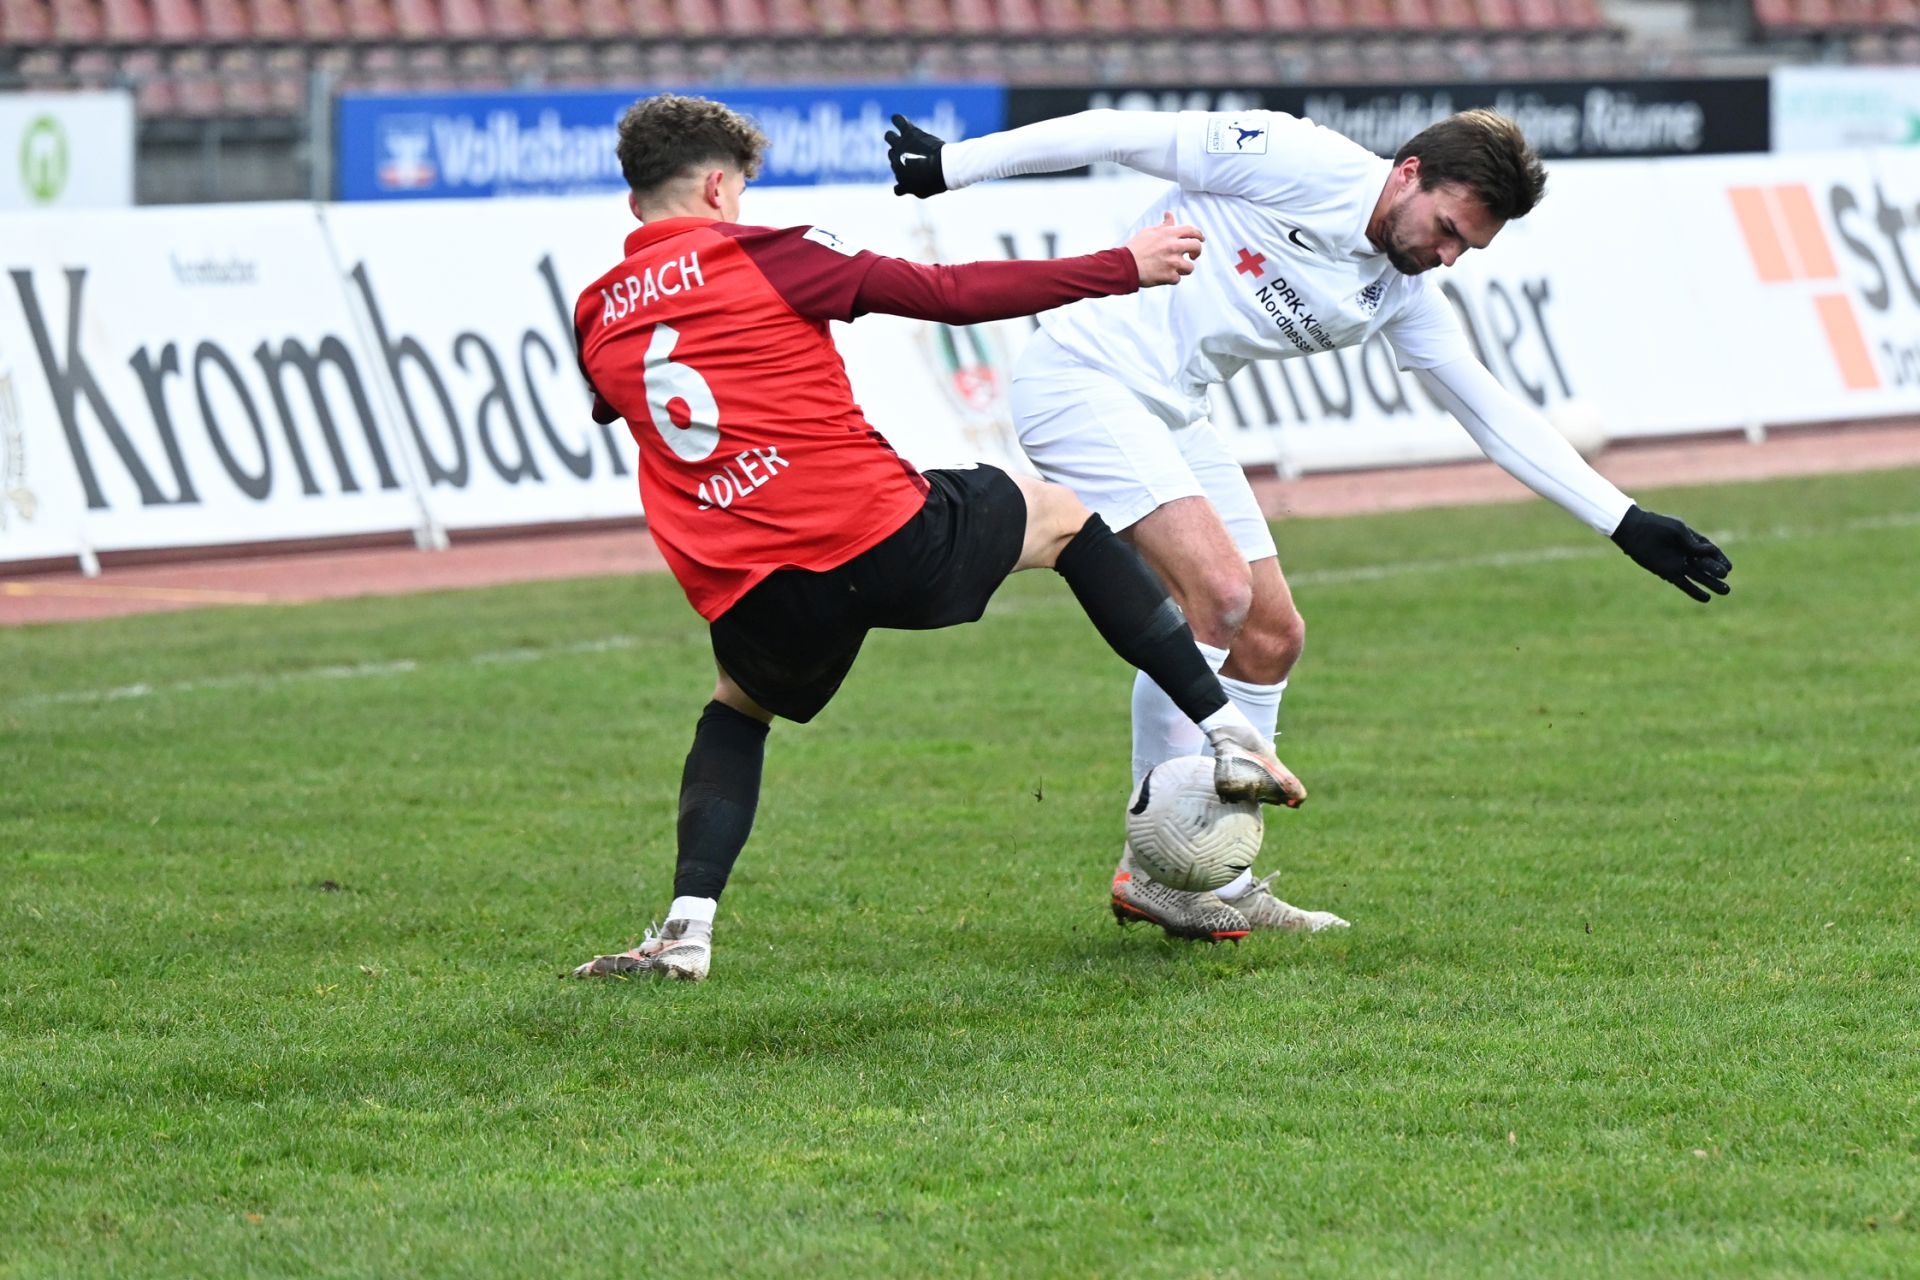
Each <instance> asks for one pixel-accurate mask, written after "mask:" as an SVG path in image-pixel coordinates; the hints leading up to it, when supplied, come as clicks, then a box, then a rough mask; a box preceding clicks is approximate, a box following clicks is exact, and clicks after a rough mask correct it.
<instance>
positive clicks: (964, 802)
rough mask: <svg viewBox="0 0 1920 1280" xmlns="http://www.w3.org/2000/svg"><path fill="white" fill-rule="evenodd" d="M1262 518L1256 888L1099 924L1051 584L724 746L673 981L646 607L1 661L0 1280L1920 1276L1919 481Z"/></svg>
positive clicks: (1103, 752) (674, 721)
mask: <svg viewBox="0 0 1920 1280" xmlns="http://www.w3.org/2000/svg"><path fill="white" fill-rule="evenodd" d="M1650 499H1651V505H1654V506H1656V507H1658V508H1660V509H1667V510H1674V511H1677V512H1680V513H1681V514H1683V515H1685V516H1686V517H1687V518H1688V519H1689V520H1691V521H1692V522H1694V523H1695V524H1697V525H1699V526H1701V527H1703V528H1706V529H1709V530H1712V531H1714V532H1715V533H1716V534H1720V535H1723V536H1724V545H1726V546H1727V548H1728V550H1729V551H1730V553H1731V554H1732V556H1733V558H1734V560H1735V562H1736V566H1737V567H1736V570H1735V573H1734V579H1733V580H1734V582H1735V584H1736V587H1735V594H1734V595H1733V596H1732V597H1731V599H1729V600H1726V601H1716V602H1715V603H1714V604H1713V605H1711V606H1710V607H1707V608H1700V607H1697V606H1695V605H1693V604H1691V603H1690V602H1688V601H1686V600H1685V599H1683V598H1682V597H1681V596H1680V595H1679V593H1677V592H1675V591H1673V590H1672V589H1671V588H1668V587H1666V586H1664V585H1662V584H1660V583H1658V582H1656V581H1654V580H1653V579H1651V578H1649V577H1648V576H1647V575H1646V574H1644V573H1642V572H1641V571H1640V570H1639V569H1637V568H1635V567H1634V566H1633V565H1631V564H1630V563H1628V562H1627V561H1626V560H1625V559H1624V558H1623V557H1622V556H1620V555H1619V554H1618V553H1617V552H1615V551H1614V550H1613V549H1612V548H1611V547H1610V546H1608V545H1606V544H1605V543H1604V542H1603V541H1601V540H1599V539H1596V538H1593V537H1591V536H1590V535H1588V534H1587V533H1585V532H1584V531H1583V530H1581V529H1579V528H1577V527H1576V526H1574V525H1572V524H1571V523H1569V522H1568V521H1567V520H1566V518H1565V517H1564V516H1562V515H1561V514H1559V513H1558V512H1556V511H1553V510H1551V509H1549V508H1546V507H1544V506H1543V505H1540V504H1533V505H1530V506H1525V507H1502V508H1493V509H1486V510H1474V511H1449V512H1428V513H1419V514H1410V515H1396V516H1383V517H1377V518H1368V519H1352V520H1338V521H1319V522H1297V523H1293V524H1289V525H1287V526H1285V527H1283V528H1282V530H1281V544H1282V548H1283V556H1284V559H1285V563H1287V565H1288V566H1289V569H1290V571H1291V573H1292V574H1293V576H1294V581H1295V583H1296V588H1297V591H1298V594H1299V596H1300V599H1301V601H1302V605H1303V609H1304V610H1305V612H1306V614H1307V616H1308V619H1309V623H1310V627H1311V634H1310V637H1309V641H1308V657H1307V660H1306V662H1305V663H1304V665H1303V666H1302V668H1301V670H1300V672H1299V673H1298V678H1297V679H1296V681H1295V684H1294V687H1293V689H1292V690H1291V691H1290V692H1289V694H1288V697H1287V702H1286V706H1285V708H1284V711H1283V716H1282V724H1283V727H1284V729H1285V733H1286V736H1285V738H1284V739H1283V742H1282V754H1283V755H1284V756H1285V758H1286V759H1287V761H1288V762H1289V764H1291V765H1292V766H1293V767H1294V768H1295V769H1297V770H1298V771H1299V772H1300V774H1301V775H1302V776H1303V777H1304V778H1305V779H1306V780H1307V782H1308V785H1309V786H1310V787H1311V788H1312V790H1313V798H1312V800H1311V802H1310V803H1309V804H1308V806H1307V807H1306V808H1305V809H1304V810H1302V811H1301V812H1299V813H1297V814H1296V813H1282V814H1276V815H1274V816H1273V817H1271V818H1270V819H1269V823H1268V834H1267V851H1266V854H1265V856H1264V858H1263V859H1262V868H1263V869H1266V868H1271V867H1273V866H1276V865H1277V866H1279V867H1281V868H1283V869H1284V875H1283V877H1282V879H1281V881H1280V884H1281V887H1282V889H1283V893H1284V896H1286V897H1289V898H1290V899H1292V900H1294V901H1296V902H1300V903H1303V904H1305V905H1309V906H1315V907H1330V908H1333V909H1335V910H1338V911H1339V912H1341V913H1342V914H1343V915H1346V916H1348V917H1349V918H1351V919H1352V920H1353V921H1354V926H1355V927H1354V928H1353V929H1352V930H1351V931H1350V932H1348V933H1343V934H1339V935H1335V936H1320V937H1314V938H1295V937H1275V936H1258V937H1255V938H1253V939H1250V940H1249V941H1248V942H1246V943H1244V944H1242V945H1240V946H1238V947H1218V948H1209V947H1205V946H1198V945H1192V944H1180V943H1171V942H1168V941H1165V940H1163V939H1161V938H1160V937H1159V936H1158V935H1157V933H1154V932H1152V931H1149V930H1146V929H1136V930H1133V931H1131V932H1126V933H1123V932H1121V931H1120V930H1119V929H1118V928H1116V927H1115V926H1114V924H1113V923H1112V922H1111V920H1110V918H1109V916H1108V914H1107V911H1106V908H1105V905H1104V889H1105V880H1106V876H1107V873H1108V871H1109V869H1110V867H1111V864H1112V861H1113V858H1114V855H1115V852H1116V850H1117V848H1118V845H1119V841H1120V832H1121V809H1122V803H1123V798H1124V796H1125V792H1126V782H1127V779H1126V765H1125V760H1126V746H1125V744H1126V691H1127V688H1128V673H1127V672H1126V671H1125V670H1124V669H1123V668H1122V667H1121V666H1120V664H1119V663H1118V661H1117V660H1116V659H1114V658H1113V657H1112V656H1111V655H1109V654H1108V653H1107V652H1106V651H1105V650H1104V649H1103V648H1102V647H1101V645H1100V644H1099V641H1098V640H1097V638H1096V637H1095V635H1094V634H1093V631H1092V629H1091V628H1090V627H1089V626H1088V624H1087V623H1086V622H1085V621H1084V619H1083V618H1081V616H1080V615H1079V614H1078V612H1077V611H1076V609H1075V608H1074V606H1073V604H1072V602H1071V598H1070V597H1069V595H1068V593H1067V592H1066V590H1065V587H1064V585H1063V584H1061V583H1060V582H1058V581H1057V580H1055V579H1053V578H1052V575H1039V574H1029V575H1023V576H1022V578H1020V579H1016V580H1015V581H1014V582H1013V583H1012V584H1010V586H1009V587H1008V588H1007V589H1006V590H1005V591H1004V592H1003V594H1002V596H1001V598H1000V600H999V601H997V602H996V604H995V606H994V609H993V611H992V612H991V613H990V614H989V616H988V619H987V620H986V622H984V623H983V624H982V625H980V626H977V627H971V628H963V629H960V630H956V631H950V632H945V633H940V634H936V635H916V636H901V635H879V636H876V637H875V638H874V639H873V640H872V641H871V642H870V645H869V649H868V652H867V654H866V656H865V657H864V659H863V661H862V664H861V666H860V667H859V668H858V669H857V671H856V672H855V674H854V677H853V679H852V680H851V682H850V684H849V687H848V688H847V689H846V691H845V692H844V694H843V695H842V697H841V698H840V699H839V700H838V701H837V702H836V703H835V704H834V705H833V706H832V707H831V708H829V710H828V711H827V713H826V714H825V715H824V716H823V717H822V718H821V720H820V721H818V722H817V723H815V724H814V725H812V726H808V727H804V728H803V727H796V726H791V725H787V726H779V727H776V729H775V731H774V734H773V737H772V739H771V742H770V745H769V755H768V768H767V787H766V793H765V796H764V799H763V802H762V806H761V817H760V822H759V825H758V828H757V830H756V832H755V835H754V838H753V841H752V843H751V844H750V845H749V846H748V849H747V852H746V855H745V857H744V858H743V860H742V863H741V866H740V868H739V871H738V872H737V874H736V877H735V880H734V884H733V886H732V888H731V889H730V891H729V893H728V895H727V898H726V900H725V901H724V902H723V904H722V908H721V919H720V923H719V929H718V935H717V940H718V950H717V951H716V956H715V970H714V977H713V979H712V980H711V981H710V982H708V983H707V984H705V985H704V986H699V987H686V986H653V985H647V984H643V983H593V984H588V983H570V982H561V981H557V980H556V979H557V977H558V975H559V974H561V973H562V972H563V971H565V970H566V969H567V968H568V967H569V966H571V965H573V964H575V963H577V962H579V961H580V960H583V959H585V958H586V957H588V956H589V955H591V954H593V953H594V952H596V951H601V950H607V949H612V948H615V947H617V946H621V945H625V944H626V943H627V942H628V941H630V940H632V939H633V938H635V937H636V936H637V934H638V932H639V930H640V928H641V926H642V925H644V924H645V923H646V921H647V920H648V918H649V917H650V916H651V915H652V914H654V913H657V912H658V911H660V910H661V909H662V908H663V907H664V906H665V904H666V901H667V898H668V894H669V892H670V874H671V861H672V857H671V840H672V831H673V823H674V791H675V786H676V783H677V778H678V773H679V765H680V761H681V759H682V757H683V755H684V753H685V750H686V745H687V741H688V738H689V735H690V732H691V728H692V725H693V721H694V718H695V715H696V713H697V711H698V708H699V706H700V705H701V703H702V702H703V701H704V700H705V697H706V694H707V691H708V689H709V688H710V668H709V665H708V658H707V654H706V649H705V644H704V636H703V632H702V629H701V627H700V626H699V624H698V622H697V620H696V619H695V618H694V617H693V615H692V613H691V612H690V611H689V610H688V609H687V608H686V607H685V605H684V604H683V603H682V602H681V601H680V598H679V596H678V594H677V591H676V589H675V587H674V586H673V584H672V583H671V582H670V581H669V580H667V579H664V578H650V579H645V580H601V581H590V582H576V583H565V584H547V585H540V586H527V587H517V588H511V589H501V590H492V591H483V592H465V593H450V594H444V595H437V596H426V597H416V598H411V599H399V600H369V601H361V602H351V603H343V604H331V605H315V606H308V607H302V608H290V609H260V610H220V611H207V612H200V613H193V614H176V615H169V616H153V617H144V618H135V619H129V620H125V621H117V622H108V623H92V624H87V625H81V626H62V627H49V628H38V629H29V630H16V631H11V632H6V633H0V664H3V665H0V670H4V671H5V672H6V677H5V680H4V682H3V683H0V770H4V776H5V779H6V781H5V789H4V792H0V796H3V797H4V798H3V799H0V960H3V961H4V964H0V1275H4V1276H7V1277H35V1278H36V1280H37V1278H39V1277H62V1276H135V1275H153V1276H188V1275H194V1276H240V1275H248V1276H273V1275H289V1276H291V1275H300V1276H402V1275H404V1276H423V1277H425V1276H488V1275H497V1276H513V1277H524V1276H528V1275H538V1276H542V1277H567V1276H592V1277H605V1276H609V1275H614V1274H628V1275H633V1274H646V1275H678V1274H695V1275H743V1276H795V1275H815V1274H833V1275H835V1276H850V1277H857V1276H869V1275H873V1276H881V1275H887V1276H934V1275H941V1276H945V1275H980V1276H993V1277H1001V1276H1080V1275H1108V1276H1121V1275H1126V1276H1191V1275H1202V1274H1205V1275H1230V1276H1248V1277H1252V1276H1267V1275H1272V1274H1276V1273H1279V1272H1281V1271H1285V1272H1287V1273H1289V1274H1292V1275H1302V1276H1339V1277H1343V1280H1344V1278H1351V1277H1357V1276H1364V1277H1378V1276H1396V1275H1398V1276H1413V1277H1425V1276H1433V1275H1457V1276H1517V1277H1538V1276H1555V1277H1560V1276H1606V1277H1618V1276H1623V1275H1644V1276H1674V1275H1688V1276H1745V1275H1795V1274H1799V1275H1810V1276H1836V1275H1875V1276H1879V1275H1896V1274H1908V1275H1911V1274H1915V1273H1916V1271H1920V1262H1916V1259H1920V1230H1917V1229H1916V1228H1920V1136H1917V1135H1920V973H1916V968H1917V967H1920V966H1916V960H1917V959H1920V921H1917V920H1916V907H1920V867H1917V866H1916V863H1915V856H1916V853H1917V852H1920V850H1917V849H1916V845H1917V844H1920V839H1917V837H1920V786H1917V785H1916V782H1915V776H1916V774H1920V641H1917V640H1916V637H1917V636H1920V592H1916V590H1915V584H1916V577H1915V573H1916V570H1915V566H1916V565H1920V473H1914V472H1894V473H1887V474H1883V475H1878V476H1866V477H1847V478H1831V479H1818V480H1795V481H1791V482H1785V483H1774V484H1761V485H1750V486H1739V487H1732V488H1723V489H1701V490H1693V491H1689V492H1686V493H1684V494H1681V493H1675V494H1667V495H1650Z"/></svg>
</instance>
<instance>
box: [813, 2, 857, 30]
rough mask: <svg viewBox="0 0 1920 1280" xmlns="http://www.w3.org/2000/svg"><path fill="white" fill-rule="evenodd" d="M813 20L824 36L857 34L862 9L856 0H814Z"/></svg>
mask: <svg viewBox="0 0 1920 1280" xmlns="http://www.w3.org/2000/svg"><path fill="white" fill-rule="evenodd" d="M813 20H814V21H815V22H817V23H818V24H819V25H820V34H821V35H823V36H846V35H856V34H858V33H859V31H860V10H859V8H858V7H857V6H856V5H855V4H854V0H813Z"/></svg>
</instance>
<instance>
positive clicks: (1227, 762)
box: [1207, 724, 1307, 809]
mask: <svg viewBox="0 0 1920 1280" xmlns="http://www.w3.org/2000/svg"><path fill="white" fill-rule="evenodd" d="M1207 740H1208V741H1209V742H1211V743H1212V744H1213V789H1214V791H1215V792H1216V793H1217V794H1218V795H1219V797H1220V798H1221V799H1222V800H1250V801H1253V802H1254V803H1256V804H1283V805H1286V806H1287V807H1288V808H1289V809H1298V808H1299V807H1300V805H1301V804H1302V803H1303V802H1304V801H1305V800H1306V798H1307V788H1306V786H1305V785H1304V784H1302V783H1301V781H1300V779H1298V778H1296V777H1294V776H1293V771H1292V770H1291V769H1289V768H1287V766H1285V765H1284V764H1281V763H1280V757H1279V756H1276V755H1275V754H1274V753H1273V747H1272V746H1271V745H1269V744H1268V743H1267V742H1266V740H1265V739H1263V738H1262V737H1261V736H1260V731H1259V730H1258V729H1255V728H1254V727H1253V726H1252V725H1238V724H1225V725H1220V726H1219V727H1217V728H1214V729H1209V730H1207Z"/></svg>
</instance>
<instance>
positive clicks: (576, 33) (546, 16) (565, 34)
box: [533, 0, 587, 40]
mask: <svg viewBox="0 0 1920 1280" xmlns="http://www.w3.org/2000/svg"><path fill="white" fill-rule="evenodd" d="M533 26H534V30H536V31H537V32H539V33H540V34H541V35H543V36H545V37H546V38H547V39H549V40H573V39H578V38H579V37H581V36H584V35H586V34H587V27H586V21H585V19H584V18H582V16H581V14H580V4H579V0H533Z"/></svg>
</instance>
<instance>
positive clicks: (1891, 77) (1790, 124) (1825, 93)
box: [1771, 66, 1920, 151]
mask: <svg viewBox="0 0 1920 1280" xmlns="http://www.w3.org/2000/svg"><path fill="white" fill-rule="evenodd" d="M1771 78H1772V81H1773V85H1772V95H1771V96H1772V99H1773V149H1774V150H1775V151H1837V150H1847V149H1859V148H1862V147H1920V67H1819V66H1802V67H1776V68H1774V70H1773V73H1772V76H1771Z"/></svg>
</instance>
